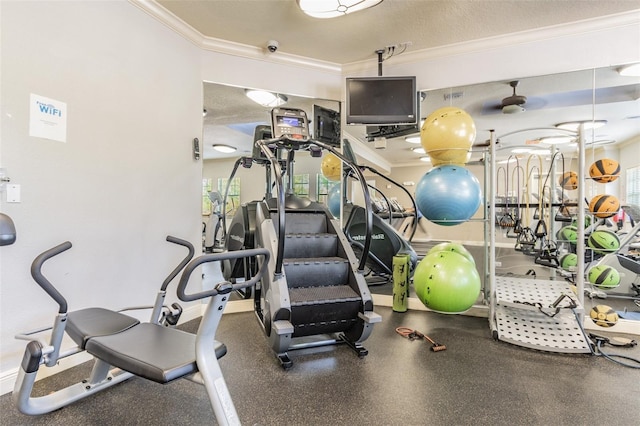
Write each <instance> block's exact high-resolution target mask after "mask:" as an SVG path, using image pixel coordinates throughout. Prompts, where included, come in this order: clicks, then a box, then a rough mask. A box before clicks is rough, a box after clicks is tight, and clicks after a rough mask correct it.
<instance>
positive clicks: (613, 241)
mask: <svg viewBox="0 0 640 426" xmlns="http://www.w3.org/2000/svg"><path fill="white" fill-rule="evenodd" d="M587 246H589V247H590V248H592V249H593V251H595V252H596V253H599V254H605V253H610V252H613V251H616V250H618V249H619V248H620V238H618V235H616V233H615V232H611V231H608V230H606V229H603V230H597V231H593V232H592V233H591V235H589V238H588V239H587Z"/></svg>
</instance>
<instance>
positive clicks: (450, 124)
mask: <svg viewBox="0 0 640 426" xmlns="http://www.w3.org/2000/svg"><path fill="white" fill-rule="evenodd" d="M475 139H476V125H475V123H474V122H473V119H472V118H471V116H470V115H469V114H468V113H467V112H466V111H464V110H462V109H460V108H456V107H443V108H439V109H437V110H435V111H434V112H432V113H431V114H429V116H428V117H427V119H426V120H425V121H424V124H423V125H422V128H421V129H420V142H421V143H422V147H423V148H424V150H425V151H426V152H427V154H429V157H431V158H432V159H435V161H436V162H440V163H441V164H445V163H446V164H459V165H463V164H466V162H467V161H468V155H467V154H468V153H469V150H470V149H471V145H473V142H474V141H475Z"/></svg>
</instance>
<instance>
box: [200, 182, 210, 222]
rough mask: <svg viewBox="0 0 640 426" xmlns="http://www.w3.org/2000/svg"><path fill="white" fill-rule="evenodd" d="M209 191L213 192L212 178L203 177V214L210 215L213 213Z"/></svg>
mask: <svg viewBox="0 0 640 426" xmlns="http://www.w3.org/2000/svg"><path fill="white" fill-rule="evenodd" d="M209 192H211V179H210V178H206V179H205V178H203V179H202V215H203V216H209V215H210V214H211V201H210V200H209Z"/></svg>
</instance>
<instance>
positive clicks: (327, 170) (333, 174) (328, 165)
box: [320, 152, 342, 181]
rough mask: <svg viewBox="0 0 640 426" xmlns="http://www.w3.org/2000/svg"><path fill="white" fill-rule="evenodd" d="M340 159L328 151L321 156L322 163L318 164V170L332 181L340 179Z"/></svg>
mask: <svg viewBox="0 0 640 426" xmlns="http://www.w3.org/2000/svg"><path fill="white" fill-rule="evenodd" d="M341 164H342V161H340V159H339V158H338V157H336V156H335V154H333V153H331V152H328V153H326V154H325V156H324V157H322V163H321V164H320V170H321V171H322V176H324V177H326V178H327V179H329V180H332V181H338V180H340V176H342V172H341V170H340V166H341Z"/></svg>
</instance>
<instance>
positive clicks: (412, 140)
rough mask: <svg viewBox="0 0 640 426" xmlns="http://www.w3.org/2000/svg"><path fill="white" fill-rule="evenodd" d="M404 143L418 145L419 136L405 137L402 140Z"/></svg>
mask: <svg viewBox="0 0 640 426" xmlns="http://www.w3.org/2000/svg"><path fill="white" fill-rule="evenodd" d="M404 141H405V142H409V143H420V135H415V136H407V137H406V138H404Z"/></svg>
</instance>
